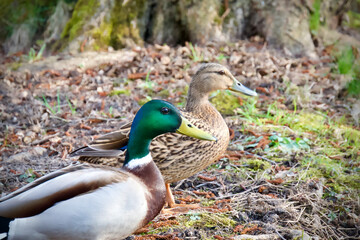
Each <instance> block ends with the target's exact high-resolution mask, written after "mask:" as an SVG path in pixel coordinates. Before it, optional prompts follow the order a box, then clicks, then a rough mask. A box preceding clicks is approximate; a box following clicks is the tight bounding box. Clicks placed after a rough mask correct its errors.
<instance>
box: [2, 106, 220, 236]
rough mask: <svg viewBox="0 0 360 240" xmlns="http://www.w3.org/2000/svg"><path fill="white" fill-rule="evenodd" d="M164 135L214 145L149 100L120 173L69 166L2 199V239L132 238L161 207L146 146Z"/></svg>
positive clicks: (159, 183)
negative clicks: (175, 133) (180, 135)
mask: <svg viewBox="0 0 360 240" xmlns="http://www.w3.org/2000/svg"><path fill="white" fill-rule="evenodd" d="M166 132H178V133H181V134H186V135H188V136H192V137H197V138H199V139H204V140H216V139H215V138H214V137H212V136H211V135H210V134H208V133H205V132H203V131H202V130H199V129H198V128H196V127H194V126H192V125H191V123H190V122H189V121H188V120H186V119H185V118H183V117H182V116H181V113H180V112H179V111H178V110H177V109H176V108H175V107H174V106H173V105H172V104H170V103H168V102H165V101H161V100H153V101H150V102H148V103H146V104H145V105H144V106H143V107H142V108H141V109H140V110H139V112H138V113H137V114H136V116H135V118H134V121H133V123H132V127H131V131H130V136H129V140H128V145H127V151H126V156H125V162H124V166H123V168H122V169H115V168H110V167H106V166H94V165H88V164H83V165H79V166H70V167H67V168H64V169H61V170H58V171H56V172H53V173H51V174H49V175H46V176H44V177H42V178H39V179H38V180H36V181H34V182H32V183H30V184H28V185H26V186H24V187H23V188H21V189H19V190H17V191H15V192H13V193H11V194H9V195H8V196H5V197H3V198H2V199H0V216H1V217H0V239H2V237H6V234H8V235H7V237H8V239H122V238H125V237H127V236H128V235H130V234H132V233H133V232H134V231H135V230H137V229H138V228H140V227H142V226H144V225H145V224H147V223H148V222H149V221H150V220H152V219H153V218H154V217H155V216H156V215H157V214H158V213H159V212H160V210H161V209H162V207H163V205H164V204H165V191H166V190H165V185H164V180H163V178H162V176H161V173H160V171H159V169H158V168H157V166H156V165H155V163H154V162H153V161H152V158H151V155H150V151H149V145H150V141H151V140H152V139H153V138H154V137H156V136H158V135H160V134H163V133H166ZM4 232H5V234H4ZM1 236H2V237H1Z"/></svg>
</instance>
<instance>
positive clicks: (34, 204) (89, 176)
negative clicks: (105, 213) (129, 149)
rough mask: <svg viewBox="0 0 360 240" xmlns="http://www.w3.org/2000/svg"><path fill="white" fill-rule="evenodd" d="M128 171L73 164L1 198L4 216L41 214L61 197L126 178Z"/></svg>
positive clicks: (85, 191)
mask: <svg viewBox="0 0 360 240" xmlns="http://www.w3.org/2000/svg"><path fill="white" fill-rule="evenodd" d="M127 178H128V175H127V174H126V173H124V172H122V171H115V170H110V169H106V168H99V167H96V168H94V167H92V166H90V165H86V164H84V165H79V166H71V167H67V168H64V169H61V170H58V171H56V172H53V173H51V174H48V175H46V176H44V177H42V178H39V179H37V180H36V181H34V182H32V183H30V184H28V185H26V186H24V187H23V188H20V189H19V190H17V191H15V192H13V193H11V194H9V195H8V196H5V197H3V198H1V199H0V216H2V217H8V218H21V217H30V216H34V215H37V214H39V213H41V212H43V211H45V210H46V209H48V208H50V207H51V206H53V205H55V204H56V203H58V202H60V201H65V200H69V199H71V198H74V197H76V196H78V195H82V194H88V193H91V192H92V191H94V190H96V189H98V188H101V187H104V186H107V185H109V184H112V183H117V182H121V181H124V180H126V179H127Z"/></svg>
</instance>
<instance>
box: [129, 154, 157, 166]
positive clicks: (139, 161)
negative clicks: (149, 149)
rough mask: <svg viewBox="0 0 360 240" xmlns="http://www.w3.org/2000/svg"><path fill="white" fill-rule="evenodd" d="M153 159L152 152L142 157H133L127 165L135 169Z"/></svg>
mask: <svg viewBox="0 0 360 240" xmlns="http://www.w3.org/2000/svg"><path fill="white" fill-rule="evenodd" d="M151 161H152V157H151V155H150V153H149V154H148V155H146V156H145V157H142V158H135V159H132V160H131V161H130V162H128V163H127V165H126V167H127V168H129V169H134V168H137V167H141V166H144V165H146V164H148V163H150V162H151Z"/></svg>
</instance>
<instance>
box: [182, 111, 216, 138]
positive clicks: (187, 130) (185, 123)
mask: <svg viewBox="0 0 360 240" xmlns="http://www.w3.org/2000/svg"><path fill="white" fill-rule="evenodd" d="M181 120H182V121H181V125H180V127H179V128H178V129H177V130H176V132H177V133H181V134H184V135H187V136H190V137H194V138H197V139H201V140H208V141H216V140H217V139H216V138H215V137H213V136H212V135H211V134H209V133H207V132H204V131H203V130H200V129H198V128H197V127H195V126H194V125H193V124H191V123H190V122H189V120H187V119H186V118H184V117H183V116H181Z"/></svg>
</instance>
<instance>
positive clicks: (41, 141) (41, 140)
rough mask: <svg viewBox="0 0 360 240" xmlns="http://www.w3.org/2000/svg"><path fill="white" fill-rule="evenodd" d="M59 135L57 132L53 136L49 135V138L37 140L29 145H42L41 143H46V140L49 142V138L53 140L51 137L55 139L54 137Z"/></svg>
mask: <svg viewBox="0 0 360 240" xmlns="http://www.w3.org/2000/svg"><path fill="white" fill-rule="evenodd" d="M59 134H60V133H59V132H57V133H55V134H53V135H49V136H47V137H44V138H43V139H40V140H37V141H33V142H32V143H31V145H32V146H34V145H38V144H42V143H44V142H46V141H47V140H49V139H51V138H53V137H56V136H57V135H59Z"/></svg>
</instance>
